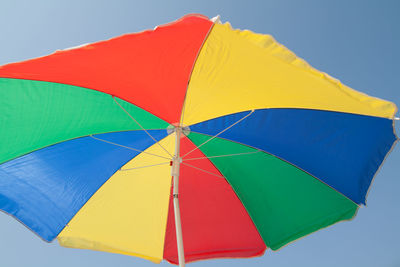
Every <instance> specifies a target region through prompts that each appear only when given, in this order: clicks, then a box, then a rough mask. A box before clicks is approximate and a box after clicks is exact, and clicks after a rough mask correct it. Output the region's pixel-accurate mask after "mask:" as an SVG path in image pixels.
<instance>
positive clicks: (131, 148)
mask: <svg viewBox="0 0 400 267" xmlns="http://www.w3.org/2000/svg"><path fill="white" fill-rule="evenodd" d="M89 136H90V137H91V138H93V139H96V140H98V141H101V142H105V143H107V144H111V145H114V146H119V147H123V148H126V149H130V150H133V151H137V152H140V153H145V154H149V155H152V156H155V157H159V158H163V159H168V160H170V158H167V157H164V156H161V155H157V154H153V153H149V152H146V151H143V150H140V149H136V148H133V147H129V146H124V145H120V144H117V143H114V142H111V141H107V140H104V139H101V138H98V137H94V136H93V135H89Z"/></svg>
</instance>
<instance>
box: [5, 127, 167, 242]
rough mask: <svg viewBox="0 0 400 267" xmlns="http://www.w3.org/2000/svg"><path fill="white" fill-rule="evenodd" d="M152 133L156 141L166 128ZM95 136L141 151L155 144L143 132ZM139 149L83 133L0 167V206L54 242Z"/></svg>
mask: <svg viewBox="0 0 400 267" xmlns="http://www.w3.org/2000/svg"><path fill="white" fill-rule="evenodd" d="M150 132H151V134H152V135H153V136H154V137H155V138H157V139H161V138H163V137H164V136H166V131H165V130H153V131H150ZM96 137H97V138H104V139H108V140H113V141H116V142H118V143H120V144H125V145H127V146H131V147H135V148H136V149H139V150H144V149H146V148H147V147H149V146H150V145H152V144H153V143H154V142H153V140H151V139H150V138H149V137H148V136H147V134H146V133H145V132H143V131H130V132H118V133H108V134H100V135H97V136H96ZM138 154H139V152H138V151H133V150H129V149H126V148H122V147H118V146H115V145H111V144H109V143H105V142H102V141H99V140H95V139H93V138H91V137H82V138H77V139H73V140H70V141H67V142H62V143H59V144H56V145H53V146H49V147H46V148H43V149H40V150H37V151H35V152H32V153H30V154H27V155H24V156H22V157H19V158H16V159H14V160H11V161H8V162H6V163H3V164H1V165H0V196H1V197H0V209H1V210H3V211H5V212H7V213H8V214H10V215H12V216H13V217H15V218H17V219H18V220H19V221H20V222H22V223H23V224H24V225H25V226H27V227H28V228H30V229H31V230H32V231H33V232H35V233H36V234H38V235H39V236H40V237H41V238H43V239H44V240H46V241H51V240H53V239H54V238H55V237H56V236H57V235H58V233H59V232H60V231H61V230H62V229H63V228H64V227H65V225H66V224H67V223H68V222H69V220H71V218H72V217H73V216H74V215H75V213H76V212H77V211H78V210H79V209H80V208H81V207H82V206H83V205H84V204H85V203H86V201H87V200H88V199H89V198H90V197H91V196H92V195H93V194H94V193H95V192H96V191H97V189H98V188H99V187H100V186H101V185H102V184H103V183H104V182H105V181H107V179H108V178H109V177H110V176H111V175H112V174H113V173H114V172H116V171H117V170H118V169H119V168H120V167H121V166H123V165H124V164H125V163H126V162H128V161H129V160H130V159H132V158H133V157H135V156H136V155H138Z"/></svg>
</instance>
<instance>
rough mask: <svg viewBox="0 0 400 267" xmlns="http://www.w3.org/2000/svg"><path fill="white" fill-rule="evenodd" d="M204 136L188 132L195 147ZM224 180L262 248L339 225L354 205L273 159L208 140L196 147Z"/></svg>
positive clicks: (295, 169) (227, 142)
mask: <svg viewBox="0 0 400 267" xmlns="http://www.w3.org/2000/svg"><path fill="white" fill-rule="evenodd" d="M209 138H210V137H209V136H206V135H203V134H198V133H193V132H192V133H190V135H189V139H190V140H191V141H193V143H194V144H196V145H197V146H199V145H200V144H201V143H203V142H205V141H206V140H208V139H209ZM200 149H201V151H202V152H203V153H204V154H205V155H206V156H208V157H212V156H216V155H226V154H231V153H251V152H254V153H253V154H246V155H244V154H243V155H238V156H230V157H215V158H210V160H211V161H212V162H213V164H214V165H215V166H216V167H217V168H218V170H219V171H220V172H221V173H222V174H223V175H224V176H225V177H226V179H227V181H228V182H229V183H230V184H231V186H232V187H233V189H234V190H235V192H236V194H237V196H238V197H239V199H240V200H241V201H242V203H243V205H244V207H245V208H246V209H247V211H248V213H249V215H250V217H251V218H252V219H253V222H254V224H255V226H256V227H257V229H258V231H259V233H260V235H261V237H262V238H263V240H264V242H265V244H266V245H267V247H270V248H271V249H273V250H277V249H279V248H281V247H282V246H284V245H286V244H288V243H290V242H291V241H293V240H296V239H298V238H300V237H303V236H305V235H307V234H310V233H312V232H314V231H316V230H319V229H321V228H324V227H327V226H329V225H331V224H334V223H336V222H339V221H342V220H348V219H351V218H353V216H354V215H355V214H356V211H357V208H358V206H357V205H356V204H355V203H354V202H353V201H351V200H350V199H348V198H347V197H345V196H343V195H342V194H340V193H338V192H337V191H335V190H334V189H332V188H331V187H329V186H327V185H326V184H324V183H322V182H321V181H319V180H317V179H315V178H314V177H312V176H311V175H309V174H307V173H305V172H303V171H301V170H299V169H298V168H296V167H294V166H292V165H290V164H289V163H287V162H284V161H282V160H280V159H278V158H276V157H274V156H271V155H269V154H267V153H264V152H262V151H259V150H256V149H253V148H250V147H248V146H245V145H242V144H238V143H235V142H231V141H228V140H224V139H220V138H218V137H217V138H214V139H213V140H211V141H209V142H208V143H206V144H205V145H203V146H201V147H200Z"/></svg>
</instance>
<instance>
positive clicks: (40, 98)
mask: <svg viewBox="0 0 400 267" xmlns="http://www.w3.org/2000/svg"><path fill="white" fill-rule="evenodd" d="M116 101H118V103H119V104H120V105H121V106H122V107H124V108H125V109H126V110H127V111H128V112H129V113H130V114H131V115H132V116H134V117H135V118H136V119H137V120H138V121H140V123H141V124H142V126H143V127H145V128H147V129H162V128H166V127H167V126H168V124H167V123H166V122H164V121H163V120H161V119H159V118H157V117H155V116H154V115H152V114H150V113H148V112H146V111H144V110H142V109H140V108H138V107H136V106H134V105H132V104H129V103H127V102H125V101H123V100H120V99H117V98H116V99H113V98H112V97H111V96H110V95H107V94H104V93H101V92H98V91H94V90H88V89H86V88H81V87H76V86H70V85H63V84H58V83H50V82H41V81H30V80H20V79H5V78H0V114H1V115H0V116H1V119H0V129H2V131H0V163H2V162H5V161H7V160H11V159H13V158H16V157H18V156H21V155H23V154H26V153H29V152H32V151H34V150H37V149H40V148H43V147H46V146H49V145H52V144H55V143H58V142H62V141H65V140H69V139H72V138H76V137H82V136H85V135H89V134H97V133H105V132H114V131H126V130H137V129H141V128H140V127H139V125H138V124H136V123H135V122H134V121H132V119H131V118H130V117H129V116H128V115H127V114H126V113H125V112H124V111H123V110H122V109H121V108H120V107H119V106H118V104H117V103H116Z"/></svg>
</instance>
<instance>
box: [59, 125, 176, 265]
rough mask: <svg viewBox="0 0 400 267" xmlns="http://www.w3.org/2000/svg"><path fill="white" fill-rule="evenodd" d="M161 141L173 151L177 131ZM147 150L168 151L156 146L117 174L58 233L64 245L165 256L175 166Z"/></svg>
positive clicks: (153, 257)
mask: <svg viewBox="0 0 400 267" xmlns="http://www.w3.org/2000/svg"><path fill="white" fill-rule="evenodd" d="M152 134H153V132H152ZM160 144H161V145H162V146H163V147H165V148H166V149H167V151H169V152H170V153H171V154H173V152H174V146H175V136H174V134H172V135H169V136H167V137H166V138H164V139H163V140H161V141H160ZM147 153H152V154H157V155H164V154H166V153H165V151H164V150H163V149H162V148H161V147H160V146H159V145H158V144H153V145H152V146H150V147H149V148H147V149H146V150H145V153H141V154H140V155H138V156H136V157H135V158H133V159H132V160H131V161H129V162H128V163H127V164H125V165H124V166H123V167H122V168H121V170H119V171H117V172H116V173H115V174H114V175H113V176H111V178H110V179H108V181H107V182H106V183H105V184H104V185H103V186H101V187H100V189H99V190H98V191H97V192H96V193H95V194H94V195H93V196H92V197H91V198H90V199H89V201H88V202H87V203H86V204H85V205H84V206H83V207H82V209H80V210H79V212H78V213H77V214H76V215H75V216H74V218H73V219H72V220H71V221H70V222H69V223H68V225H67V226H66V227H65V228H64V230H63V231H62V232H61V233H60V234H59V235H58V237H57V239H58V241H59V243H60V244H61V245H62V246H66V247H73V248H83V249H92V250H101V251H107V252H112V253H120V254H125V255H131V256H138V257H142V258H145V259H148V260H151V261H154V262H160V261H161V260H162V258H163V248H164V237H165V231H166V230H165V229H166V223H167V214H168V203H169V195H170V188H171V167H170V166H169V161H168V160H166V159H163V158H160V157H155V156H153V155H150V154H147ZM162 163H166V164H162ZM152 164H161V165H157V166H154V167H148V168H146V167H145V166H148V165H152ZM140 167H144V168H140ZM133 168H137V169H133ZM175 245H176V244H175Z"/></svg>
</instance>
